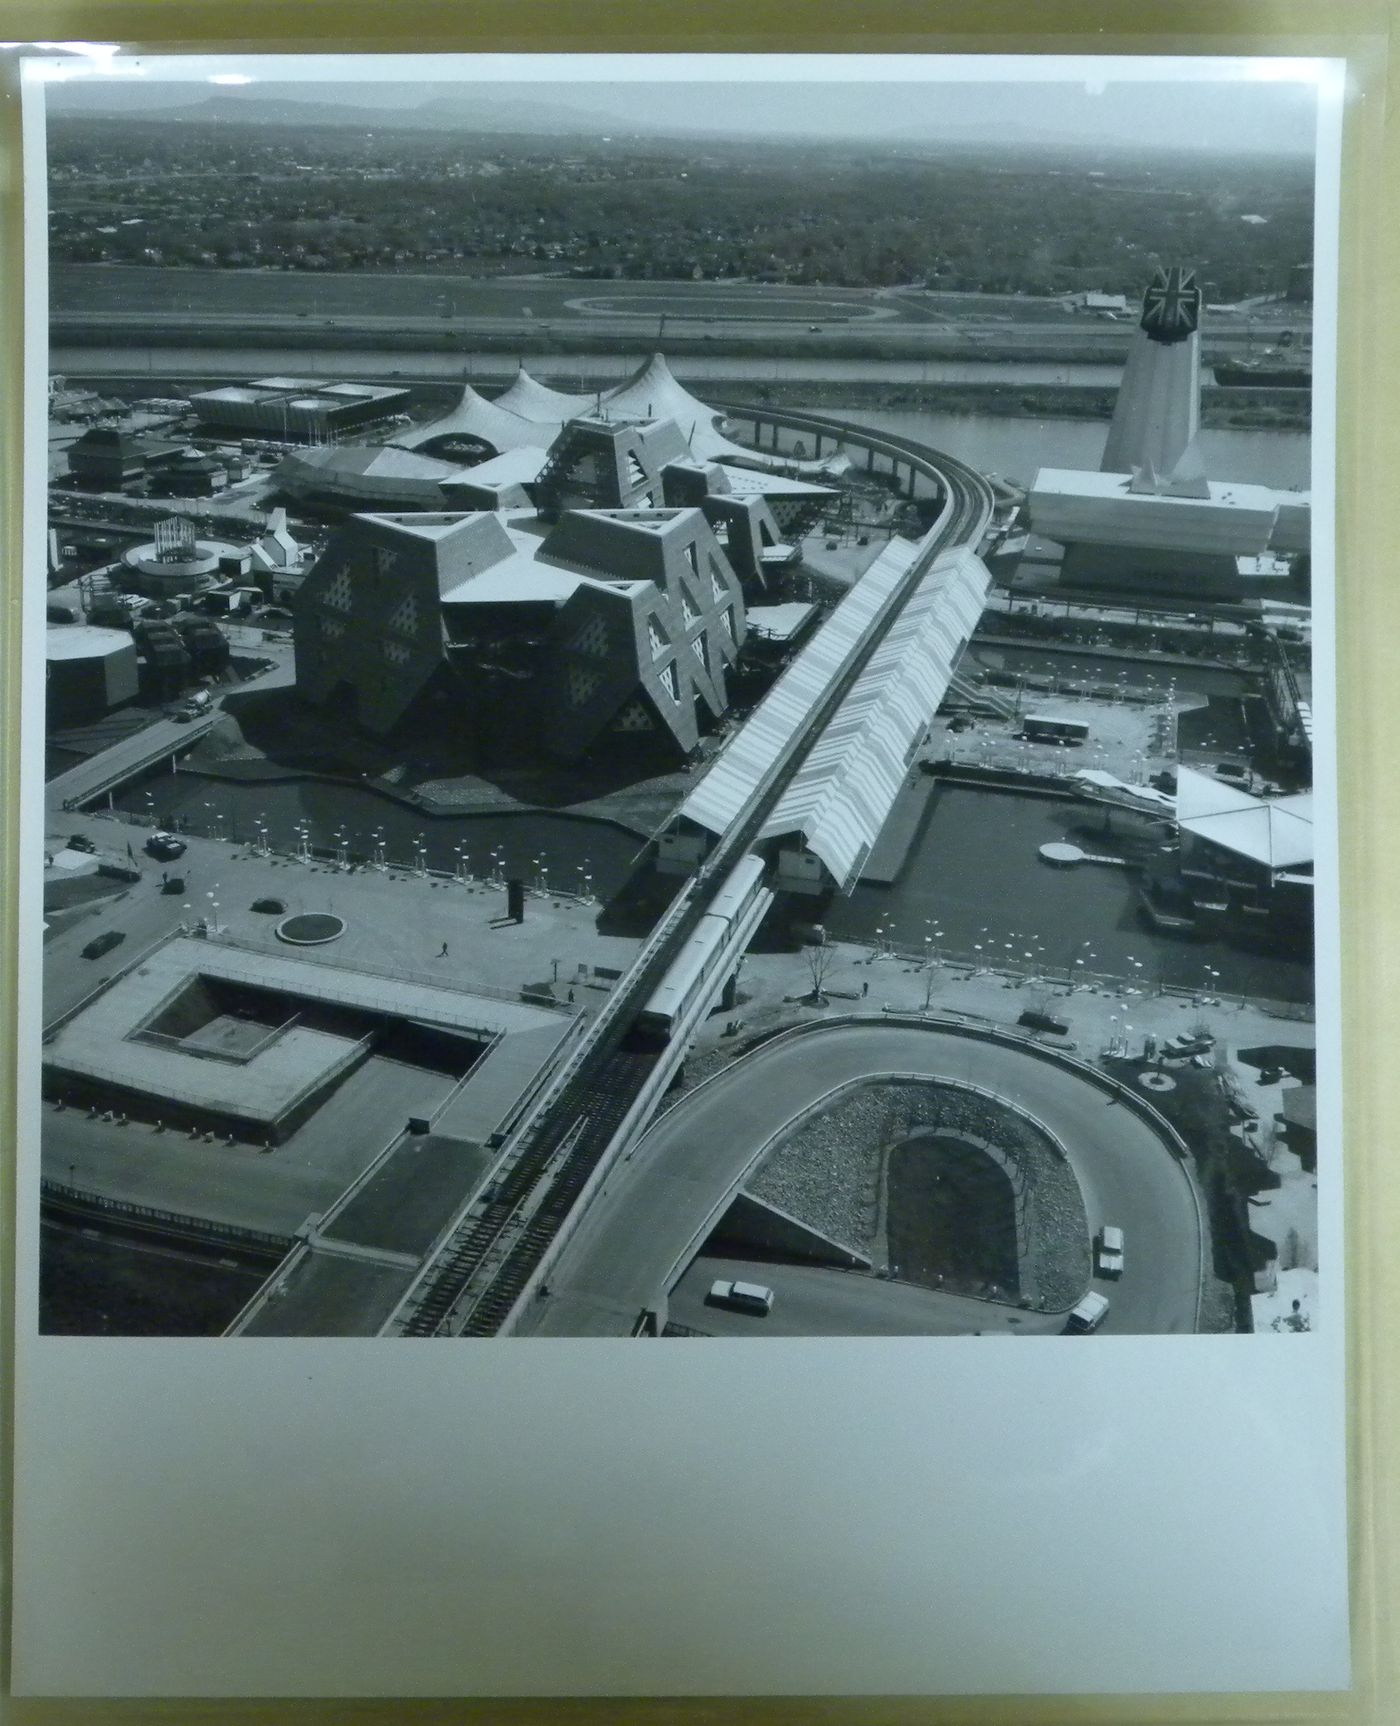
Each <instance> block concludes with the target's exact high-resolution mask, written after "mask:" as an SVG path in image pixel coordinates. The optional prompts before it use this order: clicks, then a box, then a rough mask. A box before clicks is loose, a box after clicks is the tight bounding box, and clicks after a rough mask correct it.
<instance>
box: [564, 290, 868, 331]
mask: <svg viewBox="0 0 1400 1726" xmlns="http://www.w3.org/2000/svg"><path fill="white" fill-rule="evenodd" d="M564 306H565V309H566V310H568V311H571V312H575V313H578V314H581V315H582V316H584V317H614V318H616V317H624V318H656V317H659V316H661V315H663V314H664V315H665V316H666V317H667V318H675V319H677V320H678V321H681V322H684V321H685V320H686V319H687V318H691V319H695V320H698V321H700V322H703V323H739V322H761V323H808V324H810V323H811V322H812V321H813V320H821V319H823V318H824V319H826V320H827V321H828V322H832V321H834V322H838V323H849V322H854V321H855V320H857V319H863V320H866V321H870V320H875V319H880V320H884V319H888V318H894V317H898V316H899V311H898V310H897V309H896V308H893V307H890V306H880V305H872V304H871V303H870V298H869V294H868V292H867V293H864V294H859V295H858V294H852V295H850V296H846V295H830V296H825V297H821V298H818V297H816V296H813V295H810V294H801V293H796V294H781V293H778V294H774V293H771V292H764V291H763V290H762V289H754V288H751V287H750V288H744V287H731V286H728V285H723V284H717V285H716V286H715V287H714V288H712V289H710V290H709V291H705V290H704V289H697V288H695V287H692V288H691V290H690V291H689V292H687V290H686V289H685V288H680V289H678V290H676V291H674V292H670V293H666V292H656V291H652V292H650V293H648V292H645V291H643V292H639V293H626V292H624V293H618V292H612V293H602V294H584V295H579V296H577V297H576V298H573V299H569V300H566V301H565V302H564Z"/></svg>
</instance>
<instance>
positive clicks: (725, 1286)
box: [705, 1277, 773, 1317]
mask: <svg viewBox="0 0 1400 1726" xmlns="http://www.w3.org/2000/svg"><path fill="white" fill-rule="evenodd" d="M705 1299H706V1301H707V1303H708V1304H709V1305H711V1306H727V1307H732V1308H733V1310H734V1311H735V1312H751V1313H758V1314H759V1315H760V1316H762V1317H767V1315H768V1314H769V1313H770V1312H772V1310H773V1291H772V1289H770V1288H765V1287H764V1286H763V1284H762V1283H745V1282H732V1281H730V1280H729V1279H727V1278H724V1277H721V1278H720V1279H719V1280H718V1281H716V1282H712V1283H711V1284H710V1292H709V1294H707V1295H706V1296H705Z"/></svg>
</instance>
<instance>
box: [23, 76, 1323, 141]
mask: <svg viewBox="0 0 1400 1726" xmlns="http://www.w3.org/2000/svg"><path fill="white" fill-rule="evenodd" d="M133 83H134V81H132V80H127V79H122V80H115V79H101V80H91V81H89V80H87V79H82V80H75V81H74V82H73V83H70V84H67V85H65V86H61V87H60V88H59V90H58V91H57V93H56V95H55V97H54V98H53V100H54V106H55V108H56V110H58V111H77V110H79V109H81V110H82V111H86V112H94V111H97V110H99V109H104V108H107V107H109V106H116V107H118V108H120V109H121V110H122V111H126V112H132V113H143V114H149V113H150V112H151V110H152V109H153V108H154V107H157V106H159V105H162V100H163V102H164V103H165V104H168V105H170V106H172V107H174V106H180V105H185V104H188V103H189V102H191V101H192V100H196V99H199V97H200V96H201V95H206V94H212V93H213V92H212V90H211V87H210V85H209V84H208V83H207V82H204V81H201V82H199V83H180V84H158V83H146V82H145V81H144V80H143V81H142V83H141V85H140V87H133ZM221 94H224V95H230V94H233V95H236V99H237V100H238V102H239V103H240V105H246V106H247V107H248V108H249V109H250V110H251V111H254V112H255V111H256V105H257V104H260V103H261V102H264V101H271V102H274V103H277V104H278V105H282V104H286V103H297V104H300V103H316V104H325V103H333V104H335V105H337V106H340V107H342V108H349V109H354V110H358V111H363V112H365V113H366V114H367V115H373V116H374V118H375V121H376V123H378V124H397V123H403V122H405V121H407V120H410V119H411V117H412V115H413V112H414V110H415V108H419V107H422V106H424V105H431V107H432V108H433V109H434V110H435V111H436V115H437V118H438V119H439V121H441V120H443V119H446V118H450V117H451V116H452V115H455V114H456V113H458V112H460V115H461V118H462V121H463V122H464V123H467V124H470V121H471V118H472V115H473V112H474V111H475V113H476V115H477V118H478V120H479V121H481V122H484V123H485V124H486V125H487V126H488V128H489V129H491V130H500V129H503V126H504V125H505V124H507V123H509V124H512V125H518V126H519V127H520V129H524V130H537V129H538V130H544V131H557V130H560V129H562V128H564V127H565V126H576V128H577V129H578V130H581V131H585V132H587V131H595V132H597V133H598V134H599V135H602V134H606V133H610V132H612V133H616V132H623V133H635V132H638V131H641V132H648V131H663V132H671V133H674V132H677V131H685V132H694V133H698V134H709V135H715V136H720V135H747V136H760V137H774V138H777V137H803V136H806V137H810V136H813V135H820V136H826V137H830V138H842V139H862V138H863V139H868V140H872V141H873V140H900V141H910V142H916V141H919V140H921V139H922V140H927V141H929V142H939V141H948V140H951V141H956V140H958V139H960V138H961V139H966V140H969V141H974V142H981V141H993V140H997V139H1001V140H1005V141H1006V142H1009V143H1014V144H1035V143H1045V144H1052V145H1064V144H1080V145H1089V146H1095V147H1109V148H1112V147H1114V146H1118V147H1128V146H1141V145H1144V144H1146V145H1151V146H1155V147H1162V146H1166V147H1179V148H1193V149H1206V150H1224V151H1228V152H1230V153H1239V152H1240V151H1241V150H1258V151H1261V152H1266V153H1270V154H1304V153H1307V152H1309V151H1310V150H1311V149H1312V146H1313V116H1314V112H1315V95H1314V91H1313V89H1312V87H1311V86H1309V85H1306V84H1299V83H1289V82H1278V81H1273V80H1267V79H1260V80H1257V81H1255V80H1231V81H1229V82H1221V81H1213V82H1200V83H1196V82H1192V83H1184V82H1173V83H1148V82H1138V81H1133V82H1113V83H1109V84H1107V85H1105V84H1102V83H1098V84H1086V83H1072V84H1071V83H1043V82H1035V81H1026V82H1000V83H971V82H963V81H958V82H937V83H935V82H929V83H923V84H916V83H909V84H901V83H857V82H850V83H844V84H835V83H805V82H798V83H737V82H736V83H684V82H675V83H670V82H668V83H638V84H623V83H589V82H581V81H571V82H567V83H544V82H540V83H506V82H493V83H490V84H480V85H478V84H467V83H458V84H445V83H439V82H432V83H419V84H405V83H403V82H394V83H348V82H338V81H337V82H332V81H329V80H328V81H327V82H324V83H320V82H317V83H303V82H295V83H294V82H284V81H282V80H278V81H276V82H254V83H251V84H244V85H241V86H238V87H237V88H236V91H232V90H227V89H226V90H225V91H222V92H221Z"/></svg>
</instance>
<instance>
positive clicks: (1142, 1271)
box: [522, 1018, 1205, 1336]
mask: <svg viewBox="0 0 1400 1726" xmlns="http://www.w3.org/2000/svg"><path fill="white" fill-rule="evenodd" d="M889 1073H901V1074H916V1075H920V1076H923V1077H925V1078H929V1079H940V1078H941V1079H951V1080H957V1081H960V1082H962V1083H970V1084H973V1085H978V1086H981V1087H983V1088H985V1089H986V1090H989V1091H993V1092H995V1093H996V1094H997V1095H998V1096H1000V1097H1002V1098H1004V1099H1005V1100H1006V1101H1007V1102H1008V1103H1010V1104H1011V1105H1012V1106H1013V1107H1016V1108H1020V1109H1023V1110H1024V1111H1025V1112H1026V1113H1028V1114H1030V1115H1031V1116H1033V1117H1034V1118H1035V1119H1036V1120H1037V1121H1039V1122H1040V1123H1041V1125H1043V1126H1044V1127H1046V1128H1048V1130H1049V1131H1050V1132H1051V1133H1052V1134H1053V1135H1054V1136H1055V1137H1056V1138H1057V1139H1058V1140H1059V1142H1060V1144H1061V1145H1062V1146H1063V1147H1064V1149H1065V1152H1066V1154H1067V1155H1068V1157H1069V1160H1070V1164H1071V1166H1072V1167H1073V1169H1074V1172H1075V1175H1076V1177H1077V1178H1078V1181H1079V1185H1080V1190H1081V1192H1082V1193H1083V1196H1084V1205H1085V1211H1086V1214H1087V1219H1088V1224H1089V1228H1090V1231H1091V1232H1096V1231H1097V1230H1098V1229H1100V1228H1101V1227H1102V1226H1103V1225H1104V1224H1105V1223H1110V1224H1116V1225H1117V1226H1118V1227H1120V1228H1121V1229H1123V1231H1124V1234H1125V1237H1126V1254H1125V1258H1126V1269H1125V1271H1124V1274H1123V1277H1122V1279H1121V1281H1120V1282H1119V1283H1118V1285H1117V1287H1116V1288H1113V1289H1111V1291H1110V1299H1111V1301H1112V1306H1111V1309H1110V1311H1109V1315H1108V1318H1107V1320H1106V1321H1105V1324H1104V1327H1103V1328H1104V1330H1105V1331H1110V1332H1111V1331H1116V1332H1119V1333H1121V1334H1125V1335H1161V1334H1168V1333H1179V1332H1188V1331H1192V1330H1194V1329H1195V1325H1196V1308H1197V1299H1198V1290H1199V1287H1200V1279H1201V1265H1202V1254H1203V1252H1204V1251H1205V1241H1204V1239H1203V1232H1202V1224H1201V1215H1200V1211H1199V1208H1198V1204H1197V1199H1196V1194H1195V1192H1194V1189H1193V1186H1192V1182H1191V1179H1190V1176H1189V1174H1188V1173H1187V1171H1186V1169H1185V1168H1184V1166H1183V1165H1182V1164H1181V1163H1180V1162H1179V1161H1178V1160H1177V1158H1176V1156H1175V1155H1174V1153H1173V1152H1172V1151H1171V1150H1170V1149H1169V1148H1168V1146H1167V1144H1166V1143H1165V1142H1164V1140H1163V1139H1162V1138H1160V1137H1159V1136H1158V1135H1157V1133H1156V1132H1154V1131H1153V1129H1152V1128H1151V1127H1150V1126H1149V1125H1148V1123H1147V1121H1146V1119H1145V1118H1144V1117H1143V1116H1142V1115H1140V1114H1138V1113H1137V1112H1136V1111H1135V1110H1133V1109H1132V1108H1131V1107H1128V1106H1124V1105H1123V1104H1122V1103H1120V1102H1118V1101H1116V1100H1115V1097H1114V1096H1113V1095H1111V1094H1109V1093H1108V1092H1106V1091H1105V1090H1104V1089H1103V1088H1101V1087H1100V1086H1099V1085H1097V1084H1095V1083H1094V1082H1092V1081H1091V1080H1089V1079H1087V1078H1085V1077H1083V1076H1082V1075H1081V1074H1079V1073H1077V1072H1075V1071H1074V1070H1073V1069H1072V1068H1071V1067H1070V1066H1068V1065H1066V1064H1061V1063H1059V1062H1056V1061H1053V1060H1049V1059H1046V1058H1044V1057H1043V1056H1041V1055H1039V1054H1033V1053H1031V1052H1030V1051H1029V1050H1027V1049H1025V1048H1022V1047H1016V1046H1014V1045H1012V1044H1009V1043H1006V1042H1002V1041H990V1040H984V1039H982V1038H979V1037H971V1036H967V1035H963V1034H959V1033H957V1032H954V1031H951V1030H948V1029H939V1028H938V1027H937V1025H936V1024H930V1025H928V1026H922V1025H919V1026H915V1025H909V1024H903V1023H900V1024H894V1023H885V1022H884V1021H883V1020H881V1019H878V1018H873V1019H870V1020H868V1021H864V1022H854V1023H846V1024H836V1025H831V1026H817V1027H815V1028H813V1029H810V1030H804V1031H802V1032H800V1033H798V1034H795V1035H790V1036H788V1037H786V1038H784V1039H780V1040H778V1041H776V1042H775V1043H773V1044H772V1045H770V1046H768V1047H766V1048H763V1049H760V1050H758V1051H756V1052H755V1053H753V1054H751V1055H748V1056H746V1057H744V1058H743V1059H742V1060H739V1061H737V1062H735V1063H734V1064H733V1066H731V1067H729V1068H727V1069H725V1071H724V1072H723V1073H722V1074H720V1075H719V1076H718V1077H717V1078H714V1079H712V1080H710V1081H709V1082H708V1083H706V1084H704V1085H702V1086H700V1087H698V1088H697V1089H696V1090H695V1091H694V1092H692V1093H691V1094H690V1095H689V1096H688V1097H686V1098H684V1099H683V1100H682V1101H681V1102H680V1103H678V1104H677V1105H676V1106H675V1107H674V1108H672V1109H671V1110H669V1111H668V1112H667V1113H666V1114H665V1115H663V1116H662V1117H661V1118H660V1120H659V1121H657V1122H656V1124H655V1125H654V1126H653V1127H652V1128H651V1130H650V1131H649V1132H648V1133H647V1134H646V1136H645V1137H644V1138H643V1139H642V1140H641V1141H640V1143H639V1144H638V1145H637V1146H636V1147H635V1149H634V1150H633V1152H632V1154H631V1156H630V1157H629V1158H628V1160H627V1161H626V1162H625V1163H623V1164H622V1165H621V1166H620V1167H619V1168H617V1169H616V1170H615V1171H614V1172H613V1174H612V1175H611V1176H610V1177H609V1180H608V1183H607V1190H606V1194H605V1195H604V1196H601V1197H600V1198H599V1199H598V1200H596V1201H595V1202H594V1204H593V1205H592V1207H591V1208H590V1210H589V1212H588V1214H587V1216H586V1217H585V1218H584V1219H583V1221H582V1222H581V1224H580V1225H579V1227H578V1228H577V1229H576V1231H575V1232H574V1234H573V1236H572V1238H571V1239H570V1241H569V1243H568V1244H567V1246H565V1248H564V1249H563V1251H562V1252H561V1254H560V1256H559V1258H558V1259H557V1260H556V1262H555V1263H554V1265H553V1266H552V1268H551V1270H550V1275H549V1287H550V1295H549V1298H548V1299H547V1300H544V1301H538V1302H536V1303H535V1307H534V1310H533V1311H532V1312H531V1314H530V1315H529V1318H528V1319H527V1321H526V1322H525V1324H524V1325H523V1326H522V1329H525V1330H528V1331H530V1332H531V1333H532V1334H538V1335H545V1336H579V1335H626V1334H628V1331H629V1329H630V1322H631V1321H632V1320H634V1319H635V1318H636V1316H637V1314H638V1312H639V1311H640V1310H641V1309H642V1308H643V1307H645V1306H648V1305H651V1304H653V1303H654V1302H655V1300H656V1297H657V1294H658V1292H659V1291H660V1290H662V1289H665V1288H667V1287H668V1286H669V1285H670V1284H671V1283H672V1282H674V1281H676V1280H677V1279H678V1278H679V1276H680V1274H681V1272H682V1270H683V1269H684V1266H685V1261H686V1259H687V1258H688V1256H689V1254H690V1253H691V1252H692V1251H693V1250H694V1249H695V1248H696V1247H697V1246H698V1245H699V1244H700V1242H701V1241H702V1240H703V1238H704V1236H705V1235H706V1234H707V1233H708V1231H709V1229H710V1227H711V1226H712V1225H713V1223H714V1222H715V1221H716V1220H717V1219H718V1216H719V1214H720V1212H721V1211H722V1210H723V1208H724V1206H725V1204H726V1203H727V1201H728V1199H729V1197H730V1195H732V1194H733V1193H734V1192H735V1191H736V1190H737V1189H738V1187H739V1186H740V1184H741V1183H742V1182H743V1180H744V1178H745V1176H746V1175H747V1173H748V1171H749V1169H750V1168H751V1167H752V1166H753V1164H754V1161H755V1159H756V1158H757V1157H758V1155H759V1153H760V1151H761V1150H762V1149H763V1148H764V1146H765V1145H766V1144H767V1143H768V1142H769V1141H770V1140H771V1139H772V1138H773V1136H774V1135H775V1134H777V1133H780V1132H781V1131H782V1130H783V1128H784V1127H786V1126H787V1124H788V1123H789V1122H790V1121H792V1120H793V1119H795V1118H796V1117H798V1116H799V1115H800V1114H801V1113H802V1112H803V1110H805V1109H806V1108H807V1107H809V1106H810V1104H811V1103H812V1102H813V1101H814V1100H816V1099H817V1098H819V1097H822V1096H824V1095H826V1094H827V1093H828V1092H830V1091H832V1090H833V1089H835V1088H836V1087H838V1086H841V1085H844V1084H847V1083H850V1082H851V1081H854V1080H860V1079H874V1078H877V1077H879V1076H880V1075H882V1074H889ZM786 1278H787V1273H786V1272H784V1271H782V1270H780V1269H779V1268H778V1267H765V1269H764V1274H763V1275H762V1276H761V1278H760V1279H759V1280H761V1281H763V1282H766V1283H769V1284H771V1285H773V1286H775V1287H776V1286H778V1282H779V1281H781V1280H784V1279H786ZM862 1281H864V1282H865V1283H867V1284H868V1285H869V1287H868V1288H867V1289H866V1290H865V1291H864V1292H863V1293H862V1292H860V1291H859V1290H858V1285H859V1284H860V1283H861V1282H862ZM797 1282H798V1284H800V1306H799V1318H800V1322H801V1323H802V1325H803V1327H804V1328H805V1327H806V1326H808V1325H812V1326H814V1327H815V1329H814V1330H812V1331H808V1334H816V1335H842V1334H848V1333H847V1331H846V1326H847V1325H851V1324H854V1325H855V1327H856V1329H857V1330H858V1331H859V1332H860V1333H861V1334H879V1333H881V1332H883V1333H885V1334H909V1333H918V1334H923V1333H926V1332H932V1331H937V1330H941V1329H947V1328H950V1327H951V1328H955V1329H956V1328H962V1324H963V1322H965V1319H966V1313H967V1308H968V1306H969V1304H973V1303H968V1302H966V1301H964V1300H962V1299H960V1298H957V1297H950V1296H943V1295H939V1294H935V1293H932V1292H930V1291H928V1290H922V1289H918V1290H915V1289H910V1290H903V1289H901V1288H900V1287H899V1285H898V1284H893V1283H885V1282H878V1281H876V1279H873V1278H861V1277H859V1276H857V1275H855V1274H853V1273H850V1272H844V1271H829V1272H828V1271H806V1272H804V1273H803V1274H802V1276H801V1277H800V1278H798V1279H797ZM1100 1286H1107V1285H1100ZM950 1300H951V1301H955V1303H956V1304H955V1306H954V1307H953V1308H948V1307H947V1305H946V1303H947V1302H948V1301H950ZM975 1305H977V1306H981V1303H975ZM984 1310H986V1309H984ZM681 1314H683V1315H684V1322H686V1323H688V1324H693V1325H695V1326H696V1327H697V1328H702V1329H711V1328H713V1329H717V1330H718V1329H720V1328H723V1330H724V1334H726V1335H728V1334H735V1331H734V1327H732V1326H724V1327H720V1326H718V1325H710V1324H706V1323H705V1322H704V1321H703V1320H701V1319H700V1318H699V1317H698V1316H697V1315H696V1313H695V1309H694V1304H693V1301H692V1302H691V1303H690V1304H689V1305H687V1304H686V1302H685V1301H684V1300H683V1301H682V1306H681V1309H680V1314H678V1316H680V1315H681ZM774 1316H777V1306H776V1304H775V1308H774ZM995 1316H996V1315H995V1312H993V1313H992V1316H991V1318H989V1319H988V1320H987V1321H986V1322H987V1327H988V1328H994V1325H993V1320H994V1319H995ZM789 1322H791V1321H789ZM828 1327H829V1328H828ZM784 1328H785V1327H784V1325H783V1323H782V1322H781V1321H780V1322H779V1323H778V1324H776V1325H774V1326H773V1327H772V1334H782V1333H783V1331H784ZM974 1328H976V1327H974ZM1027 1328H1028V1329H1029V1328H1030V1327H1029V1326H1028V1327H1027ZM1054 1328H1059V1327H1058V1326H1055V1327H1054ZM743 1334H747V1333H743Z"/></svg>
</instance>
